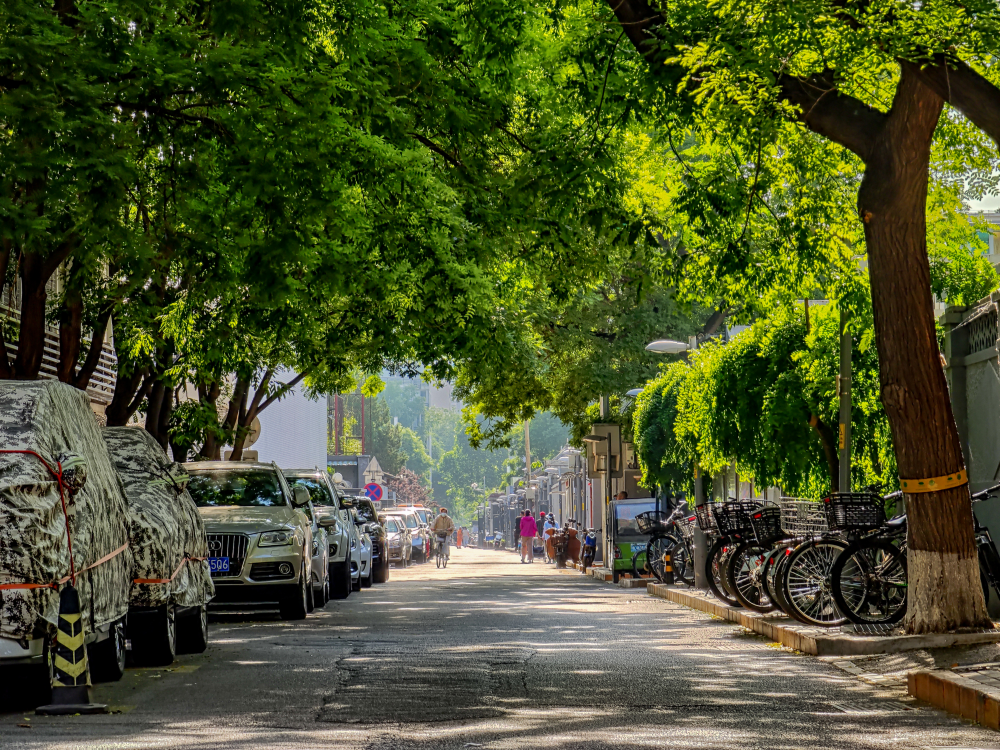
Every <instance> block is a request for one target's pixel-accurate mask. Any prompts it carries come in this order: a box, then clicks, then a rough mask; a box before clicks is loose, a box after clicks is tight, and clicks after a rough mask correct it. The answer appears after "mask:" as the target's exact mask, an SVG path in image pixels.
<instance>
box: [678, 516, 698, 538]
mask: <svg viewBox="0 0 1000 750" xmlns="http://www.w3.org/2000/svg"><path fill="white" fill-rule="evenodd" d="M697 520H698V519H697V516H688V517H687V518H681V519H679V520H678V521H677V528H678V529H679V530H680V532H681V537H682V538H684V539H685V540H687V541H688V542H690V543H693V542H694V526H695V522H696V521H697Z"/></svg>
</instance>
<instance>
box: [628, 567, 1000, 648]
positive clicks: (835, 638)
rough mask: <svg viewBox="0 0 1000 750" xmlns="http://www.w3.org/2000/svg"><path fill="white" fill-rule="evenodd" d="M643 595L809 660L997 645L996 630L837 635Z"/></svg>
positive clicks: (662, 590)
mask: <svg viewBox="0 0 1000 750" xmlns="http://www.w3.org/2000/svg"><path fill="white" fill-rule="evenodd" d="M646 591H647V593H648V594H650V595H651V596H656V597H659V598H661V599H666V600H667V601H671V602H674V603H675V604H682V605H684V606H685V607H690V608H692V609H697V610H699V611H700V612H707V613H708V614H710V615H715V616H716V617H719V618H721V619H723V620H728V621H729V622H733V623H736V624H737V625H741V626H742V627H744V628H746V629H747V630H752V631H753V632H755V633H759V634H760V635H763V636H765V637H767V638H770V639H771V640H773V641H775V642H777V643H780V644H781V645H782V646H787V647H788V648H793V649H795V650H796V651H801V652H803V653H806V654H811V655H813V656H867V655H871V654H895V653H899V652H901V651H916V650H919V649H925V648H949V647H951V646H969V645H973V644H977V643H996V642H998V641H1000V630H994V631H986V632H981V633H942V634H937V635H897V636H865V635H853V634H850V633H841V632H838V631H837V630H836V629H832V628H830V629H828V628H813V627H808V626H806V625H801V624H799V623H797V622H796V621H795V620H792V619H791V618H788V617H785V616H783V615H781V616H775V615H762V614H758V613H756V612H748V611H747V610H745V609H739V608H737V607H730V606H727V605H725V604H723V603H722V602H720V601H718V600H717V599H715V598H714V597H712V596H711V595H707V594H700V593H694V592H692V591H691V590H684V589H678V588H676V587H673V586H667V585H665V584H662V583H650V584H649V585H648V586H647V587H646Z"/></svg>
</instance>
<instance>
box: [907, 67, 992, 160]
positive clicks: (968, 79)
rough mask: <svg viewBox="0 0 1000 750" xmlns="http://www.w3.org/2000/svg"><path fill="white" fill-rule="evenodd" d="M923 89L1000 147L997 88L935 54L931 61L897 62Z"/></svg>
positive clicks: (965, 68)
mask: <svg viewBox="0 0 1000 750" xmlns="http://www.w3.org/2000/svg"><path fill="white" fill-rule="evenodd" d="M900 65H901V66H905V67H908V68H910V70H911V72H912V73H913V74H914V75H915V76H916V78H917V80H919V81H920V82H921V83H922V84H923V85H924V86H926V87H927V88H929V89H931V90H932V91H933V92H934V93H935V94H937V95H938V96H940V97H941V98H942V99H944V100H945V101H946V102H948V104H950V105H951V106H952V107H954V108H955V109H957V110H958V111H959V112H961V113H962V114H963V115H965V116H966V117H967V118H969V120H970V121H971V122H972V124H973V125H975V126H976V127H977V128H979V129H980V130H982V131H983V132H984V133H986V135H988V136H989V137H990V138H992V139H993V141H994V142H996V143H997V144H1000V89H998V88H997V87H996V86H994V85H993V84H992V83H990V82H989V81H988V80H987V79H986V78H984V77H983V76H981V75H980V74H979V73H977V72H976V71H975V70H974V69H973V68H971V67H970V66H969V65H967V64H966V63H964V62H962V61H960V60H948V59H946V58H945V56H944V55H941V54H939V55H935V56H934V57H933V58H932V59H931V61H930V62H926V63H922V64H920V63H911V62H906V61H901V62H900Z"/></svg>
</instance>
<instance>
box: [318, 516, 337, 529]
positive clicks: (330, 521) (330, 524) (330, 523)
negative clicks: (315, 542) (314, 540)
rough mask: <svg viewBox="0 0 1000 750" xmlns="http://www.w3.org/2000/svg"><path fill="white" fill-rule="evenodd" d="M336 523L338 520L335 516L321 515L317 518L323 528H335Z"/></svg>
mask: <svg viewBox="0 0 1000 750" xmlns="http://www.w3.org/2000/svg"><path fill="white" fill-rule="evenodd" d="M337 523H338V521H337V518H336V516H323V517H322V518H321V519H319V525H320V528H324V529H332V528H335V527H336V526H337Z"/></svg>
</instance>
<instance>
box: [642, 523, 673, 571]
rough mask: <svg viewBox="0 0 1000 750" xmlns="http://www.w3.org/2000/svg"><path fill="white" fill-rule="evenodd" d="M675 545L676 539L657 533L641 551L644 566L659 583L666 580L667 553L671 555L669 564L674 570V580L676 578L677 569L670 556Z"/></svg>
mask: <svg viewBox="0 0 1000 750" xmlns="http://www.w3.org/2000/svg"><path fill="white" fill-rule="evenodd" d="M675 547H677V540H676V539H675V538H674V537H672V536H669V535H668V534H658V535H656V536H654V537H653V538H652V539H650V540H649V542H647V544H646V550H645V552H644V553H643V554H644V555H645V556H646V567H647V568H649V570H650V571H651V572H652V573H653V575H654V576H656V580H658V581H659V582H660V583H665V582H666V580H667V557H666V556H667V554H670V555H671V561H670V564H671V568H672V569H673V570H674V580H675V581H676V580H677V572H676V571H677V569H676V567H675V566H674V561H673V557H672V555H673V551H674V548H675Z"/></svg>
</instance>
